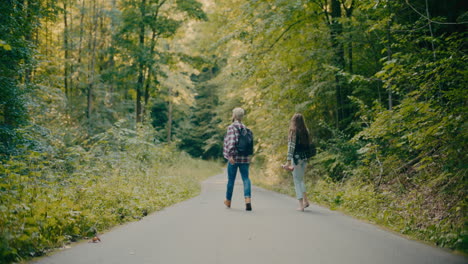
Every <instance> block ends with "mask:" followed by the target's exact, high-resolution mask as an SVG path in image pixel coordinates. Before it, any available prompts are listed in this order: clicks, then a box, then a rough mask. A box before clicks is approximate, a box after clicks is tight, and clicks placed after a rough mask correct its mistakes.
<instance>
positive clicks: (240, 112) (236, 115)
mask: <svg viewBox="0 0 468 264" xmlns="http://www.w3.org/2000/svg"><path fill="white" fill-rule="evenodd" d="M244 114H245V112H244V109H242V108H240V107H236V108H234V109H233V110H232V121H234V120H239V121H241V120H242V118H243V117H244Z"/></svg>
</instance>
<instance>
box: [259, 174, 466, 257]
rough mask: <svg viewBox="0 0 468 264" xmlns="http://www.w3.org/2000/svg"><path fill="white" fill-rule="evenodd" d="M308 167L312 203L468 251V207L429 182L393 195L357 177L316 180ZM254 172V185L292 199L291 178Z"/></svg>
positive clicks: (388, 190)
mask: <svg viewBox="0 0 468 264" xmlns="http://www.w3.org/2000/svg"><path fill="white" fill-rule="evenodd" d="M310 167H311V166H309V169H310V170H309V171H308V172H307V173H306V177H305V184H306V189H307V193H308V194H309V199H311V200H312V201H313V202H315V203H317V204H320V205H322V206H326V207H328V208H330V209H332V210H339V211H342V212H344V213H346V214H349V215H352V216H354V217H357V218H359V219H363V220H366V221H369V222H371V223H374V224H377V225H380V226H383V227H386V228H389V229H391V230H393V231H395V232H398V233H401V234H403V235H406V236H408V237H410V238H413V239H418V240H421V241H425V242H427V243H430V244H434V245H437V246H440V247H446V248H450V249H452V250H456V251H459V252H463V253H465V254H466V253H468V231H467V230H468V229H467V223H468V222H467V218H466V213H465V212H466V211H467V209H468V208H467V203H466V201H465V200H463V199H459V197H450V194H443V193H434V192H433V189H431V185H432V184H434V183H433V182H431V181H428V182H426V183H425V184H423V185H421V186H419V187H417V188H413V189H410V190H399V191H396V190H395V189H394V188H395V186H390V185H389V186H380V188H376V187H375V186H374V184H372V183H366V182H364V181H362V180H359V179H358V178H357V177H356V178H351V179H348V180H346V181H338V182H336V181H333V180H332V179H331V178H329V177H326V176H325V177H324V176H319V175H321V174H320V171H319V170H317V169H312V168H310ZM253 169H254V170H255V172H254V173H252V174H254V175H256V176H255V177H254V178H253V183H254V184H256V185H259V186H261V187H263V188H266V189H269V190H273V191H276V192H280V193H283V194H286V195H289V196H295V193H294V186H293V182H292V176H291V175H287V173H286V172H284V171H280V170H277V171H275V172H265V170H264V169H261V168H258V167H257V168H253ZM451 203H452V204H451ZM453 203H455V204H453ZM292 206H293V205H292ZM447 208H450V209H447Z"/></svg>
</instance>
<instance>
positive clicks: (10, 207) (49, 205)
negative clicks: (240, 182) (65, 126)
mask: <svg viewBox="0 0 468 264" xmlns="http://www.w3.org/2000/svg"><path fill="white" fill-rule="evenodd" d="M133 153H134V155H133V156H132V155H131V154H129V153H126V152H125V153H124V152H122V153H121V154H122V155H120V156H118V155H117V156H112V155H107V156H99V155H96V153H95V152H94V153H93V154H90V152H85V151H82V152H81V153H78V154H79V155H81V158H79V159H78V162H77V163H74V164H66V163H67V162H68V163H73V162H74V161H73V159H71V160H68V161H65V162H58V161H57V159H55V158H54V159H53V160H51V159H50V158H48V157H43V156H42V155H40V154H38V153H31V154H30V155H28V156H26V157H25V156H23V157H17V158H15V159H11V160H9V161H7V162H4V163H1V164H0V176H1V178H0V180H1V182H0V193H1V194H0V197H1V201H0V223H1V224H0V262H2V263H9V262H16V261H21V260H26V259H28V258H30V257H35V256H40V255H43V254H45V253H47V252H48V251H50V250H53V249H54V248H57V247H62V246H63V245H65V244H67V243H70V242H73V241H77V240H80V239H89V237H92V236H94V235H96V234H99V233H102V232H105V231H106V230H108V229H109V228H111V227H113V226H115V225H119V224H122V223H124V222H128V221H135V220H139V219H141V218H142V217H144V216H146V215H147V214H149V213H151V212H154V211H157V210H160V209H162V208H164V207H167V206H169V205H172V204H175V203H177V202H180V201H183V200H186V199H188V198H191V197H194V196H196V195H197V194H199V192H200V181H201V180H203V179H205V178H206V177H208V176H212V175H215V174H217V173H220V172H221V165H220V164H218V163H215V162H208V161H202V160H195V159H192V158H190V157H189V156H188V155H186V154H183V153H180V152H178V151H175V150H174V149H173V148H171V147H156V146H151V148H149V149H146V150H145V149H143V150H141V151H140V152H138V151H135V152H133ZM75 154H76V153H75ZM78 154H77V155H78ZM112 154H115V152H113V153H112ZM145 155H148V156H146V157H145ZM97 159H99V161H97ZM75 161H76V160H75ZM62 163H65V164H62ZM60 164H61V165H60ZM59 165H60V168H58V166H59ZM62 165H63V166H62ZM71 165H73V166H72V167H73V169H70V168H69V167H70V166H71Z"/></svg>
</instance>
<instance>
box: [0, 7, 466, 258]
mask: <svg viewBox="0 0 468 264" xmlns="http://www.w3.org/2000/svg"><path fill="white" fill-rule="evenodd" d="M1 1H2V3H1V6H2V8H1V9H0V141H1V142H0V260H2V261H6V262H13V261H19V260H22V259H26V258H29V257H34V256H39V255H41V254H44V253H46V252H47V251H48V250H50V249H52V248H55V247H60V246H62V245H64V244H65V243H68V242H70V241H76V240H78V239H81V238H85V237H90V236H92V235H93V234H96V233H97V232H102V231H103V230H105V229H107V228H109V227H111V226H113V225H115V224H118V223H122V222H125V221H130V220H132V219H140V218H141V217H143V216H145V215H147V214H148V213H149V212H151V211H154V210H157V209H159V208H162V207H164V206H167V205H169V204H172V203H174V202H177V201H180V200H182V199H186V198H187V197H190V196H193V195H195V194H196V193H197V183H198V181H199V180H200V179H202V178H203V177H201V176H200V175H197V176H193V177H191V180H190V181H187V180H186V178H185V180H181V175H184V174H185V175H186V174H192V173H188V171H190V168H193V167H196V168H197V169H200V170H201V172H200V173H202V174H209V173H215V172H213V171H216V170H219V168H220V166H219V161H220V160H221V158H222V157H221V156H222V155H221V152H222V139H223V136H224V133H225V128H226V126H227V125H228V124H229V122H230V111H231V110H232V108H234V107H237V106H242V107H243V108H245V109H246V111H247V115H246V120H245V124H246V125H247V126H249V127H250V128H251V129H252V130H253V132H254V134H255V139H256V142H255V155H254V160H253V173H252V178H253V180H254V181H255V182H256V183H257V184H260V185H262V186H264V187H267V188H272V189H275V190H278V191H284V192H288V190H289V189H291V188H290V184H291V179H290V176H289V175H288V174H286V173H285V172H282V171H280V169H279V167H280V166H279V164H281V163H282V162H284V160H285V159H286V157H285V156H286V151H287V149H286V148H287V131H288V127H289V119H290V118H291V116H292V115H293V114H294V113H295V112H300V113H302V114H303V115H304V116H305V118H306V121H307V125H308V128H309V130H310V133H311V135H312V139H313V143H314V144H315V145H316V146H317V149H318V153H317V155H316V156H315V157H314V158H313V159H312V160H311V161H310V162H309V170H308V172H307V175H306V177H307V178H306V182H307V185H308V189H309V190H310V191H311V192H312V196H313V199H314V201H315V202H317V203H321V204H324V205H327V206H329V207H331V208H336V209H339V210H342V211H344V212H347V213H350V214H352V215H355V216H357V217H360V218H363V219H367V220H370V221H372V222H375V223H378V224H380V225H383V226H387V227H389V228H391V229H393V230H395V231H397V232H400V233H402V234H405V235H408V236H411V237H414V238H417V239H421V240H425V241H428V242H430V243H433V244H436V245H438V246H442V247H447V248H450V249H454V250H460V251H463V252H467V250H468V231H467V230H468V228H467V225H468V216H467V212H468V196H467V190H468V179H467V167H466V164H468V157H467V153H466V148H467V140H468V134H467V116H466V112H467V110H468V109H467V102H468V100H467V99H468V98H467V96H468V95H467V93H466V87H468V72H467V67H466V65H467V60H468V57H467V55H466V51H467V46H466V26H467V25H468V13H467V10H466V5H464V1H461V0H452V1H437V0H393V1H392V0H250V1H247V0H59V1H51V0H1ZM204 160H205V161H204ZM216 164H218V165H216ZM203 168H206V169H204V170H203ZM208 168H209V169H208ZM205 176H209V175H205ZM220 199H221V198H220Z"/></svg>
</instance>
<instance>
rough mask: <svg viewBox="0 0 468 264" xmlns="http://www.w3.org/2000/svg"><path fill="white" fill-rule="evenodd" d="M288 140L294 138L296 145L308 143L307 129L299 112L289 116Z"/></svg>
mask: <svg viewBox="0 0 468 264" xmlns="http://www.w3.org/2000/svg"><path fill="white" fill-rule="evenodd" d="M288 140H289V141H292V140H296V144H298V145H306V146H308V145H309V144H310V141H309V130H307V127H306V125H305V121H304V116H302V115H301V114H299V113H296V114H294V115H293V117H292V118H291V124H290V126H289V136H288Z"/></svg>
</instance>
